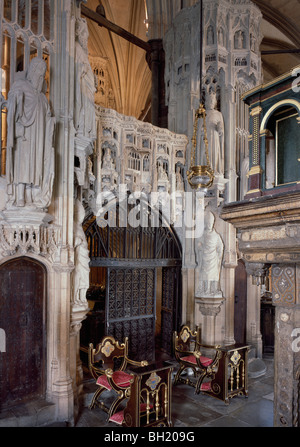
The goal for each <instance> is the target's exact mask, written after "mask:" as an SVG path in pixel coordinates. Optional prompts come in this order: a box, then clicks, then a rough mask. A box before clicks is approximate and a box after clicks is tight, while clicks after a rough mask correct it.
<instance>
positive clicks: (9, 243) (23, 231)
mask: <svg viewBox="0 0 300 447" xmlns="http://www.w3.org/2000/svg"><path fill="white" fill-rule="evenodd" d="M59 241H60V228H59V227H57V226H55V225H49V226H40V225H33V224H29V225H26V224H24V225H22V224H20V225H10V224H3V223H2V224H1V225H0V255H1V256H3V257H6V256H14V255H17V254H19V255H26V254H29V253H32V254H35V255H40V256H44V257H46V258H48V259H49V260H53V261H54V259H55V254H56V253H57V250H58V244H59Z"/></svg>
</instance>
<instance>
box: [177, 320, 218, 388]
mask: <svg viewBox="0 0 300 447" xmlns="http://www.w3.org/2000/svg"><path fill="white" fill-rule="evenodd" d="M200 348H201V349H202V348H206V349H209V350H210V351H212V352H213V355H212V357H206V356H205V355H203V354H202V353H201V350H200ZM219 348H220V347H219V346H209V345H203V344H200V330H199V329H198V330H196V331H194V332H193V331H191V329H190V328H189V327H188V326H186V325H185V326H183V327H182V328H181V330H180V332H179V333H178V334H177V332H174V353H175V358H176V360H177V362H178V363H179V369H178V371H177V373H176V375H175V378H174V385H177V384H178V383H179V382H182V383H185V384H186V385H191V386H193V387H195V393H196V394H199V393H200V391H204V390H206V389H208V387H209V382H203V381H204V379H206V378H207V379H212V378H213V377H214V375H215V373H216V371H217V370H218V366H219V360H220V358H221V356H222V352H221V351H220V349H219ZM188 369H192V371H193V373H194V378H195V379H196V380H195V381H193V380H191V379H189V378H188V377H183V373H186V372H187V370H188Z"/></svg>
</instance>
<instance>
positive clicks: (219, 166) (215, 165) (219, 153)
mask: <svg viewBox="0 0 300 447" xmlns="http://www.w3.org/2000/svg"><path fill="white" fill-rule="evenodd" d="M216 107H217V96H216V94H215V93H214V92H213V91H210V92H208V94H207V96H206V100H205V108H206V129H207V139H208V153H209V158H210V163H211V166H212V169H213V170H214V172H215V174H219V175H224V119H223V115H222V113H221V112H220V111H219V110H217V109H216ZM202 134H203V132H202ZM202 147H204V145H202ZM201 163H202V164H204V165H206V158H205V154H204V151H203V153H202V159H201Z"/></svg>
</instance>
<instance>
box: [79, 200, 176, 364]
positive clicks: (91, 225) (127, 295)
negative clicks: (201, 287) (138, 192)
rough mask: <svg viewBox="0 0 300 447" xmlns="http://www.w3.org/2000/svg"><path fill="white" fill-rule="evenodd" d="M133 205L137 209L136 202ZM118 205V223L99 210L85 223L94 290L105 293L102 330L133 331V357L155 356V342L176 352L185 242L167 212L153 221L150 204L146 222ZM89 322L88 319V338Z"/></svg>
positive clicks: (129, 333) (123, 333)
mask: <svg viewBox="0 0 300 447" xmlns="http://www.w3.org/2000/svg"><path fill="white" fill-rule="evenodd" d="M140 205H141V203H140ZM142 206H147V203H146V202H145V203H144V205H142ZM125 208H126V207H125ZM111 209H112V208H110V211H111ZM128 209H129V213H130V211H132V210H133V211H134V212H136V211H137V209H135V207H134V206H133V207H131V206H129V207H128ZM116 210H117V219H115V222H116V223H117V224H118V225H117V226H113V225H111V226H108V225H107V226H99V225H98V223H97V219H96V217H95V216H94V215H93V214H91V215H89V216H88V217H87V219H86V220H85V222H84V224H83V228H84V231H85V234H86V237H87V241H88V246H89V250H90V259H91V262H90V267H91V281H90V286H91V287H90V292H89V293H94V294H96V295H97V293H98V295H99V293H104V295H105V297H103V295H102V307H101V309H102V311H103V312H104V314H105V318H104V319H103V321H102V322H99V325H98V327H99V328H100V332H101V330H102V332H101V335H104V333H105V334H109V335H113V336H114V337H116V338H117V339H124V337H125V336H128V338H129V351H130V354H131V356H132V357H133V358H136V359H138V358H146V359H147V360H153V359H154V355H155V348H156V346H155V344H156V345H157V346H158V348H159V350H160V349H163V351H165V352H167V353H168V354H171V352H172V333H173V331H174V330H177V329H178V327H179V325H180V323H181V265H182V253H181V244H180V242H179V240H178V238H177V236H176V234H175V233H174V231H173V229H172V228H171V227H169V226H167V225H166V222H165V221H164V218H163V217H162V216H161V214H159V216H158V223H159V226H151V223H153V222H152V221H151V217H150V214H148V213H149V212H150V207H149V206H148V207H147V209H146V210H145V213H146V215H147V218H148V219H149V220H148V223H149V226H146V225H145V226H144V227H143V226H141V225H140V226H137V227H133V226H131V225H130V224H129V223H128V221H124V220H123V219H119V216H120V215H121V212H122V207H121V205H120V204H117V206H116ZM123 211H124V208H123ZM137 212H138V211H137ZM128 216H129V214H128ZM154 220H156V219H154ZM102 222H103V221H102ZM111 222H113V220H112V221H111ZM164 222H165V223H164ZM100 223H101V222H100ZM144 224H145V221H144ZM104 290H105V292H104ZM94 296H95V295H94ZM104 301H105V302H104ZM87 325H88V320H87V322H86V323H84V325H83V337H82V340H83V339H84V337H85V335H84V331H88V329H87ZM85 333H86V332H85ZM90 341H92V342H93V340H90ZM98 341H99V340H98ZM87 342H88V340H85V343H82V344H85V345H86V344H87Z"/></svg>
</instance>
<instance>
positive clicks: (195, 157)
mask: <svg viewBox="0 0 300 447" xmlns="http://www.w3.org/2000/svg"><path fill="white" fill-rule="evenodd" d="M202 53H203V0H200V78H199V79H200V105H199V108H198V109H197V111H196V113H195V121H194V130H193V138H192V149H191V160H190V168H189V171H188V172H187V179H188V182H189V184H190V186H191V188H193V189H207V188H209V187H211V186H212V184H213V181H214V172H213V170H212V168H211V165H210V160H209V152H208V140H207V129H206V111H205V107H204V105H203V104H202V59H203V56H202ZM200 119H202V123H203V143H204V150H205V157H206V164H205V165H200V164H197V162H198V161H199V159H200V156H201V149H202V150H203V148H201V136H200V138H199V145H198V151H197V133H198V131H199V129H198V125H199V120H200Z"/></svg>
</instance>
